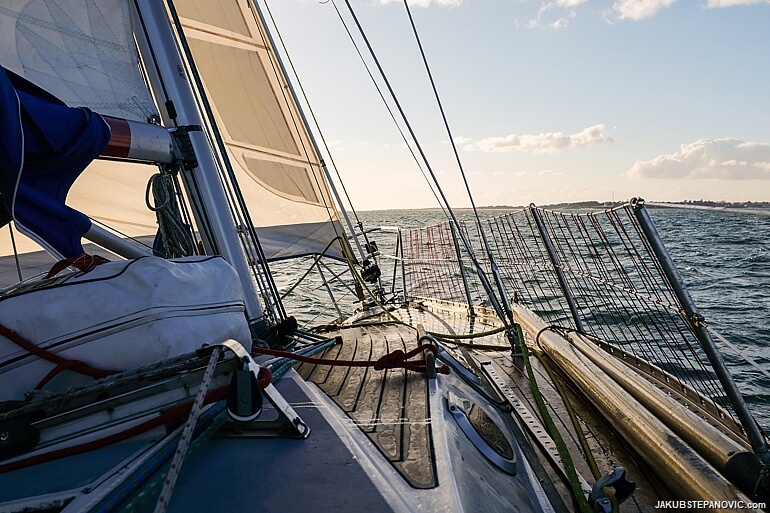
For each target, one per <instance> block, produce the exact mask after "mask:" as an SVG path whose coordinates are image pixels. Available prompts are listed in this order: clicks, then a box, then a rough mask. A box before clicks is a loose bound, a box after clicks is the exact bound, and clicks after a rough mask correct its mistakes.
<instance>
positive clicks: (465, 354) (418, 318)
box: [305, 300, 675, 512]
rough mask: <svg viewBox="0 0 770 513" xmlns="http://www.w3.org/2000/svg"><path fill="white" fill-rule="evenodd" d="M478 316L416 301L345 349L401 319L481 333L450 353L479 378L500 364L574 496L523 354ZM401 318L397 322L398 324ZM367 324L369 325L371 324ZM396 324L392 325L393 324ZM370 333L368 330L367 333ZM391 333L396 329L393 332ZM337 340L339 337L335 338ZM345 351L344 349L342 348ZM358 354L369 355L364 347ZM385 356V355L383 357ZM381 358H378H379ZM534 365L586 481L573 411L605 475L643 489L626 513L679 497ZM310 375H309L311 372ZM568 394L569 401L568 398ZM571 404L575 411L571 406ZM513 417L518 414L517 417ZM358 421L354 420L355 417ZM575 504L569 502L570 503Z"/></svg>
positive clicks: (579, 399) (441, 330) (541, 449)
mask: <svg viewBox="0 0 770 513" xmlns="http://www.w3.org/2000/svg"><path fill="white" fill-rule="evenodd" d="M475 313H476V315H474V316H469V315H468V310H467V307H465V306H464V305H459V304H455V303H451V302H442V301H435V300H425V301H420V300H418V301H413V302H410V303H408V304H405V305H402V306H401V307H399V308H396V309H394V310H392V311H391V314H390V315H388V314H379V315H376V316H373V317H371V318H368V319H365V320H362V321H360V323H361V324H360V325H359V326H358V327H357V328H356V329H355V330H341V331H340V332H339V333H340V334H344V333H345V331H348V333H349V335H352V334H353V333H355V334H356V336H357V337H356V338H355V340H353V338H352V337H350V336H347V337H344V340H345V342H344V343H343V345H344V344H357V345H360V344H361V343H362V340H366V339H367V338H368V337H369V335H368V333H369V330H372V329H377V330H379V331H382V330H383V329H385V328H384V327H383V325H382V324H381V323H386V324H384V326H391V325H393V323H395V319H398V320H400V321H402V322H404V323H407V324H409V325H411V326H418V325H420V326H423V327H424V328H425V330H426V331H428V332H430V333H434V334H435V333H438V334H446V335H451V336H456V335H466V334H474V333H475V334H477V335H480V336H478V337H477V338H466V339H456V340H454V342H455V343H453V341H452V340H450V339H446V340H445V342H446V345H447V346H448V347H449V348H450V352H451V353H452V354H453V355H454V356H455V357H456V358H458V359H459V360H461V361H463V362H464V363H465V364H467V365H468V366H469V367H470V368H474V367H475V369H474V372H475V373H476V374H478V375H481V374H483V373H482V372H481V370H480V369H479V367H480V364H482V363H484V362H494V364H495V365H496V366H498V368H500V369H502V370H503V371H504V374H505V375H504V380H505V381H506V385H507V386H508V387H509V388H510V389H511V390H512V391H513V392H514V394H515V395H516V397H517V398H518V401H520V404H522V405H523V406H524V409H525V410H527V411H528V412H529V413H530V414H532V416H534V417H535V418H536V425H537V426H538V427H537V428H533V429H532V430H528V429H527V424H528V421H527V420H526V419H523V418H517V421H518V422H519V424H520V425H521V426H522V430H523V431H524V432H525V433H526V434H527V435H528V437H529V441H530V443H531V444H532V446H533V447H534V448H535V451H536V454H538V455H539V456H540V459H541V462H542V464H543V467H544V468H545V469H546V472H547V473H548V475H549V477H550V478H551V479H552V480H553V481H554V484H555V486H556V489H557V490H558V492H559V494H560V495H562V496H563V497H569V494H570V492H569V489H568V485H567V484H566V480H565V479H564V477H563V475H562V473H561V471H560V470H558V469H557V468H556V466H555V465H554V464H553V462H552V461H550V459H549V456H548V455H547V452H548V449H549V446H548V442H544V440H543V439H541V438H539V437H538V435H537V430H538V429H540V428H541V427H542V424H543V419H542V416H541V414H540V413H538V409H537V405H536V402H535V400H534V397H533V395H532V391H531V388H530V383H529V380H528V378H527V374H526V371H525V368H524V361H523V358H522V357H521V356H520V355H515V354H513V353H512V351H511V345H510V342H509V341H508V340H507V338H506V335H505V333H503V332H494V331H495V330H496V328H499V327H500V322H499V321H498V320H497V318H496V317H494V316H493V315H492V314H491V312H488V311H485V310H483V309H479V310H477V311H476V312H475ZM394 318H395V319H394ZM367 323H369V324H368V325H367ZM387 323H391V324H387ZM364 328H366V329H364ZM387 329H388V330H390V329H393V328H390V327H388V328H387ZM488 332H493V333H490V334H486V335H484V333H488ZM329 334H330V335H332V336H333V335H335V333H329ZM339 351H343V349H339ZM357 351H359V353H358V354H360V355H361V356H363V353H361V352H360V351H362V350H361V348H358V349H357ZM377 354H378V355H379V353H377ZM376 357H377V356H375V358H376ZM531 364H532V367H533V369H534V373H535V375H536V379H537V383H538V387H539V389H540V392H541V394H542V395H543V397H544V399H545V401H546V403H547V404H548V408H549V411H550V413H551V415H552V416H553V418H554V420H555V422H556V425H557V428H558V429H559V431H560V433H561V435H562V438H563V439H564V440H565V443H566V444H567V447H568V449H569V451H570V454H571V456H572V460H573V462H574V464H575V467H576V469H577V471H578V472H579V474H580V475H581V476H583V477H584V478H585V480H586V481H587V482H588V483H589V484H592V483H593V482H595V480H596V479H595V478H594V476H593V475H592V471H591V467H590V465H589V463H588V461H587V459H586V457H585V455H584V450H583V449H582V448H581V446H580V441H579V440H580V437H579V436H578V433H577V432H576V430H575V428H574V426H573V424H572V422H571V421H570V417H569V415H570V414H569V411H568V410H569V409H572V410H573V411H574V412H575V414H576V418H577V422H578V425H579V426H580V429H581V431H582V435H581V436H582V437H583V438H584V439H585V441H586V443H587V444H588V447H589V448H590V452H591V453H592V456H593V458H594V459H595V460H596V465H597V466H598V469H599V471H600V472H601V474H602V475H606V474H607V473H610V472H612V471H613V469H614V468H615V467H618V466H621V467H623V468H625V469H626V471H627V475H628V479H629V480H631V481H634V482H636V484H637V488H636V491H635V492H634V495H633V496H632V497H631V498H629V499H628V501H626V502H625V503H624V504H623V511H650V512H651V511H654V510H655V505H656V503H657V502H658V501H659V500H672V499H674V498H675V495H674V494H673V493H672V492H671V491H670V490H669V489H668V487H667V486H666V485H665V483H663V482H662V481H661V480H660V479H658V478H657V476H656V475H655V474H654V472H652V471H651V470H650V469H649V468H648V467H647V466H646V465H645V463H644V461H643V458H641V457H640V456H639V455H638V454H636V453H635V452H634V450H633V449H631V448H630V447H629V446H628V445H627V444H626V443H625V442H624V441H623V440H622V439H621V438H620V437H619V435H618V434H617V433H616V432H615V431H614V430H613V429H612V428H611V427H610V426H609V425H607V424H606V423H605V422H604V421H603V419H602V418H601V415H600V414H599V413H598V412H597V411H596V410H595V409H594V408H593V407H592V406H591V405H590V404H588V402H587V401H586V399H585V398H584V397H583V396H582V395H581V394H580V393H578V392H577V391H575V389H574V388H573V387H571V385H570V383H569V382H568V380H566V379H565V378H564V377H563V376H561V375H558V374H557V376H556V377H557V379H558V380H559V384H560V385H561V388H562V390H561V391H560V390H558V389H557V388H556V386H555V385H554V383H553V381H552V380H551V377H550V376H549V375H548V373H547V371H546V369H545V368H544V367H543V366H542V365H541V364H540V362H539V361H538V360H537V359H536V358H531ZM305 372H307V371H305ZM309 377H310V380H311V381H315V379H314V377H313V376H312V375H311V376H309ZM322 388H323V387H322ZM565 393H566V397H563V396H562V394H565ZM567 403H568V404H569V407H568V406H567ZM512 415H513V414H512ZM351 418H353V417H351ZM567 502H568V503H569V499H567Z"/></svg>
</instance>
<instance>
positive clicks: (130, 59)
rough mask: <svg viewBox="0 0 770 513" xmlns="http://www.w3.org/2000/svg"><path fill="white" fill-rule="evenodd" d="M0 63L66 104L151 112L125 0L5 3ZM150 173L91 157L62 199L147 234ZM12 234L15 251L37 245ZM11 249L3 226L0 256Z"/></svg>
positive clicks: (137, 116) (140, 116)
mask: <svg viewBox="0 0 770 513" xmlns="http://www.w3.org/2000/svg"><path fill="white" fill-rule="evenodd" d="M0 65H2V66H3V67H5V68H7V69H9V70H11V71H13V72H14V73H16V74H18V75H20V76H22V77H24V78H26V79H27V80H29V81H31V82H33V83H35V84H36V85H38V86H40V87H42V88H44V89H46V90H47V91H49V92H50V93H52V94H53V95H54V96H57V97H58V98H59V99H60V100H62V101H64V102H65V103H66V104H68V105H70V106H73V107H78V106H84V107H88V108H90V109H91V110H93V111H95V112H98V113H100V114H106V115H110V116H114V117H120V118H126V119H131V120H137V121H142V122H144V121H147V119H148V118H149V117H151V116H155V115H157V108H156V106H155V103H154V101H153V100H152V97H151V96H150V93H149V91H148V89H147V86H146V85H145V82H144V79H143V77H142V75H141V72H140V68H139V62H138V54H137V50H136V45H135V43H134V37H133V31H132V26H131V15H130V11H129V5H128V2H126V1H125V0H52V1H45V2H42V1H36V0H7V1H4V2H3V3H2V5H0ZM156 171H157V170H156V169H155V168H154V167H152V166H142V165H132V164H125V163H118V162H106V161H96V162H94V163H92V164H91V165H90V166H89V167H88V168H87V169H86V170H85V171H84V172H83V174H82V175H81V176H80V177H79V178H78V180H77V181H76V182H75V184H74V186H73V187H72V189H71V190H70V193H69V195H68V198H67V204H68V205H70V206H72V207H73V208H75V209H77V210H79V211H81V212H83V213H85V214H87V215H88V216H89V217H91V218H92V219H93V220H94V221H96V222H97V223H104V224H106V225H108V226H110V227H111V228H113V229H115V230H117V231H118V232H119V233H121V234H123V235H125V236H131V237H140V236H151V235H152V234H154V233H155V230H156V229H157V225H156V223H155V216H154V214H153V213H152V212H150V211H149V210H148V209H147V208H146V207H145V206H144V190H145V187H146V184H147V180H148V178H149V176H150V175H151V174H152V173H154V172H156ZM14 235H15V243H16V248H15V250H16V251H17V252H18V253H28V252H32V251H39V250H40V246H39V245H38V244H37V243H35V242H33V241H31V240H29V239H28V238H26V237H25V236H24V235H22V234H20V233H19V232H18V231H16V232H15V234H14ZM13 252H14V247H13V244H12V243H11V238H10V230H9V228H8V227H3V228H2V229H1V230H0V257H2V256H7V255H11V254H13ZM35 258H36V259H38V260H39V259H40V258H43V259H44V260H47V259H45V258H44V257H35ZM22 265H24V264H23V262H22ZM24 277H25V278H26V277H28V276H26V275H25V276H24Z"/></svg>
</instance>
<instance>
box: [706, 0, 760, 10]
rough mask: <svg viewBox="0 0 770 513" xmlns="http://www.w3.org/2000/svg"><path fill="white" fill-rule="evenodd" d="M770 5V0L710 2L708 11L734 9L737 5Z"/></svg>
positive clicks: (720, 0)
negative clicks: (720, 8)
mask: <svg viewBox="0 0 770 513" xmlns="http://www.w3.org/2000/svg"><path fill="white" fill-rule="evenodd" d="M754 4H770V0H708V2H706V8H707V9H716V8H718V7H734V6H736V5H754Z"/></svg>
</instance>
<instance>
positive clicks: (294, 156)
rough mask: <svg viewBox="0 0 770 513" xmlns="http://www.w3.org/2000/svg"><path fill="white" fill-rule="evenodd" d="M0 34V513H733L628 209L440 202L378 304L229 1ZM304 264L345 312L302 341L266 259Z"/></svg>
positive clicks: (100, 10)
mask: <svg viewBox="0 0 770 513" xmlns="http://www.w3.org/2000/svg"><path fill="white" fill-rule="evenodd" d="M0 27H2V30H0V39H2V44H1V45H0V48H2V49H3V50H2V51H1V52H0V65H2V67H3V69H2V71H3V75H2V77H0V78H2V81H0V84H1V85H2V89H1V91H2V93H3V103H2V108H3V110H2V116H3V123H4V129H5V132H4V135H3V143H2V150H3V151H2V153H0V155H1V156H2V159H3V162H2V168H1V169H2V170H3V176H2V180H3V182H2V184H0V187H2V189H0V194H1V195H2V201H3V206H4V208H5V210H4V211H3V214H5V213H6V211H7V215H8V217H9V218H12V219H13V223H12V225H9V227H8V229H7V230H8V231H7V234H8V236H9V242H10V243H9V244H8V245H7V246H6V245H5V243H4V246H3V249H4V251H7V252H8V253H11V254H10V255H9V256H7V257H5V258H3V261H2V264H3V268H2V278H3V280H4V285H5V286H6V288H5V289H4V290H3V292H2V294H1V295H0V511H2V512H12V511H13V512H16V511H18V512H21V511H56V512H68V513H69V512H81V511H83V512H96V511H151V510H152V511H233V512H235V511H281V512H289V511H308V510H311V509H312V510H313V511H319V510H320V511H378V512H379V511H404V512H406V511H453V512H454V511H457V512H490V511H530V512H549V511H576V510H579V511H582V512H587V511H606V512H610V511H617V510H620V511H626V510H628V511H631V510H642V511H647V510H652V509H655V508H658V509H660V508H665V507H669V506H670V507H677V508H687V509H692V510H698V509H712V510H732V509H756V510H758V509H761V508H763V506H762V505H761V504H762V503H763V502H762V501H765V500H766V498H767V495H768V487H769V486H770V485H769V484H768V482H767V471H766V468H767V460H768V452H767V443H766V440H765V435H764V433H762V431H761V429H760V428H759V426H758V425H757V423H756V422H754V421H753V419H752V417H751V415H750V413H749V411H748V409H747V408H746V405H745V403H744V402H743V400H742V398H741V396H740V393H739V392H738V391H737V389H736V387H735V384H734V382H733V380H732V379H731V376H730V374H729V371H728V369H727V368H726V366H725V365H724V362H723V360H722V359H721V357H720V355H719V353H718V351H716V348H715V346H714V344H713V340H712V335H711V333H710V331H709V330H708V329H707V327H706V325H705V323H704V322H703V319H702V317H701V316H700V314H699V313H698V310H697V308H696V307H695V305H694V303H693V302H692V300H691V298H690V297H689V294H688V293H687V289H686V287H685V286H684V283H683V282H682V280H681V277H680V276H679V275H678V273H677V271H676V268H675V266H674V265H673V262H672V261H671V259H670V257H669V256H668V254H667V252H666V250H665V246H664V245H663V244H662V242H661V241H660V237H659V236H658V235H657V232H656V231H655V228H654V224H653V223H652V221H651V219H650V216H649V213H648V212H647V211H646V209H645V207H644V201H643V200H639V199H634V200H633V201H631V202H629V203H628V204H626V205H623V206H622V207H617V208H614V209H609V210H607V211H602V212H599V213H598V214H595V213H591V214H586V215H572V214H570V215H563V214H560V213H558V212H551V211H548V210H545V209H541V208H539V207H536V206H535V205H531V206H530V207H528V208H526V209H523V210H521V211H517V212H514V213H511V214H507V215H504V216H502V217H498V218H491V219H487V220H484V222H482V220H481V219H479V218H475V219H471V220H465V219H460V218H458V217H457V215H456V214H455V213H454V212H452V211H451V210H450V209H447V215H448V220H447V221H446V222H444V223H441V224H439V225H435V226H429V227H426V228H423V229H411V230H398V231H397V232H396V234H395V236H396V243H395V248H394V250H395V255H394V257H395V258H394V262H396V266H395V267H394V273H393V277H392V288H391V290H390V291H388V290H387V287H386V283H384V280H386V279H387V278H388V277H387V276H386V272H385V271H386V269H385V266H384V263H383V261H382V258H381V256H382V251H381V248H378V247H377V245H376V244H374V241H370V240H366V239H365V240H363V241H361V242H359V239H358V238H357V237H354V236H355V235H359V236H363V237H366V233H367V232H366V230H364V229H362V227H356V226H354V224H353V222H352V221H350V220H349V219H348V217H347V216H346V215H344V211H343V210H342V209H340V210H338V209H337V207H336V206H335V205H337V206H340V207H341V206H342V205H343V202H342V201H341V199H340V196H339V194H338V192H337V189H336V187H335V185H334V182H333V181H332V180H331V179H330V176H329V175H330V174H329V171H328V170H327V168H326V165H325V161H324V160H323V159H322V158H321V152H320V151H319V149H318V147H317V145H316V141H315V139H314V137H313V135H312V133H311V131H310V130H309V128H308V123H307V121H306V119H305V117H304V114H303V111H302V109H300V107H299V102H298V100H297V98H296V96H295V92H294V89H293V88H292V86H291V84H290V82H289V80H288V78H287V76H288V75H287V73H286V70H285V68H284V66H283V64H282V61H281V59H280V58H279V55H278V52H277V51H276V48H275V43H274V41H273V39H272V37H271V35H270V32H269V30H268V24H267V23H266V21H265V18H264V16H263V11H262V8H261V6H260V4H258V3H257V2H254V1H252V0H218V1H203V0H175V1H171V0H166V1H160V0H132V1H125V0H88V1H85V2H83V1H82V0H56V1H49V2H38V1H28V0H12V1H10V2H6V3H5V4H4V6H3V7H2V8H0ZM82 107H85V108H82ZM9 134H11V135H9ZM14 134H15V135H14ZM75 142H78V144H75ZM75 150H77V151H75ZM97 156H99V158H98V159H97V160H96V161H94V163H93V164H90V165H89V164H88V162H89V161H90V160H91V159H92V158H94V157H97ZM51 183H53V185H50V184H51ZM65 200H66V204H65ZM143 203H146V204H147V207H149V208H145V206H144V205H143ZM81 211H82V212H83V213H81ZM357 228H358V229H357ZM156 230H157V233H156ZM22 234H24V235H25V236H26V237H28V238H24V237H22ZM560 234H561V235H560ZM564 234H568V235H567V236H565V235H564ZM11 237H13V239H12V240H10V238H11ZM83 238H84V239H86V240H88V241H90V242H89V243H86V244H85V245H83V244H82V239H83ZM33 241H34V242H33ZM33 244H37V245H33ZM41 246H42V247H43V248H45V249H46V250H47V252H46V253H43V252H39V251H38V252H35V251H32V252H29V251H27V250H26V248H39V247H41ZM6 248H13V250H12V251H11V250H10V249H6ZM479 248H482V249H480V250H479ZM585 251H587V252H588V253H585ZM48 255H52V256H48ZM308 255H312V256H313V258H312V262H313V265H314V266H315V268H316V269H317V270H318V272H319V273H320V274H323V273H322V271H321V269H322V268H326V269H327V274H332V273H333V274H335V277H337V278H340V279H341V281H342V282H343V285H342V287H348V288H350V290H351V291H352V293H353V295H354V296H355V298H356V299H355V304H356V306H357V310H356V311H355V312H349V313H347V314H346V313H345V312H342V311H340V312H339V314H340V315H339V316H338V317H337V318H336V319H334V320H331V321H329V322H326V323H324V324H323V325H322V326H319V327H317V328H315V329H312V330H304V329H298V327H297V321H296V319H295V317H294V316H293V315H292V312H291V311H288V309H287V305H288V303H286V304H284V301H283V300H282V299H281V295H280V294H279V293H278V287H277V285H276V282H275V280H274V277H273V275H272V273H271V270H270V264H269V263H270V262H275V261H279V260H286V259H291V258H298V257H306V256H308ZM320 255H323V256H325V257H328V258H330V259H332V261H338V262H341V265H342V266H343V269H345V274H344V275H343V274H342V272H333V269H332V268H331V267H324V266H323V265H321V263H320V262H321V259H320V258H319V257H318V256H320ZM586 255H587V256H586ZM629 259H630V260H629ZM14 274H16V275H17V276H18V279H15V280H14V279H13V278H11V277H10V276H12V275H14ZM597 274H598V275H599V277H600V278H601V279H597ZM9 275H10V276H9ZM10 281H16V282H18V283H9V282H10ZM324 283H326V282H324ZM397 285H400V288H397ZM321 286H322V287H324V286H325V285H321ZM328 290H329V291H330V299H329V302H330V305H331V306H334V307H337V308H339V305H338V302H337V301H336V300H335V299H334V294H333V291H332V288H331V286H329V287H328ZM655 344H657V345H655ZM725 396H726V397H727V398H728V400H724V397H725Z"/></svg>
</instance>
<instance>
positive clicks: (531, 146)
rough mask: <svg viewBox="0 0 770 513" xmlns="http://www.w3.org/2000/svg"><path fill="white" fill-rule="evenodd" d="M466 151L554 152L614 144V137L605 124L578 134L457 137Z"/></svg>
mask: <svg viewBox="0 0 770 513" xmlns="http://www.w3.org/2000/svg"><path fill="white" fill-rule="evenodd" d="M455 142H457V143H458V144H462V145H463V149H464V150H466V151H482V152H487V153H495V152H508V151H514V150H515V151H524V152H532V153H553V152H556V151H560V150H565V149H573V148H584V147H586V146H595V145H597V144H612V142H613V141H612V138H611V137H607V136H606V135H604V125H601V124H599V125H594V126H591V127H588V128H586V129H584V130H582V131H581V132H578V133H576V134H571V135H567V134H564V133H562V132H549V133H544V134H523V135H519V134H510V135H506V136H505V137H487V138H486V139H481V140H479V141H471V140H469V139H465V138H458V139H455Z"/></svg>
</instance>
